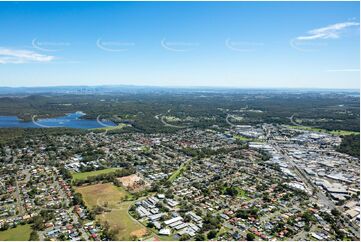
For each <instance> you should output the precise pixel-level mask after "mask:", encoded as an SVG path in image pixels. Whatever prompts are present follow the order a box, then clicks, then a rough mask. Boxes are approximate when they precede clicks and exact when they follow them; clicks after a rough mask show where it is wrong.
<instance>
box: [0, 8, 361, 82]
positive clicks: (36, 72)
mask: <svg viewBox="0 0 361 242" xmlns="http://www.w3.org/2000/svg"><path fill="white" fill-rule="evenodd" d="M359 7H360V5H359V2H222V3H220V2H76V3H74V2H51V3H49V2H21V3H20V2H1V3H0V16H2V21H1V22H0V28H1V29H2V30H3V34H2V40H1V41H0V75H1V76H2V82H3V83H2V85H4V84H5V86H11V87H31V86H33V87H36V86H71V85H74V83H77V85H80V86H84V85H86V86H94V85H107V86H108V85H137V86H162V87H163V86H166V87H190V88H192V87H212V88H218V87H220V88H252V89H253V88H276V89H277V88H292V89H295V88H301V89H305V88H306V89H359V88H360V85H359V79H360V70H359V66H360V61H359V59H360V55H359V53H360V49H359V41H360V36H359V34H360V33H359V29H360V16H359ZM75 9H76V12H75ZM320 13H322V14H320ZM215 19H216V20H217V21H214V20H215ZM285 20H287V21H285ZM5 80H7V81H5Z"/></svg>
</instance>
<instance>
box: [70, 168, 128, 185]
mask: <svg viewBox="0 0 361 242" xmlns="http://www.w3.org/2000/svg"><path fill="white" fill-rule="evenodd" d="M102 171H103V172H102ZM97 172H98V175H91V174H97ZM86 173H87V174H85V175H80V177H81V179H73V184H74V185H75V186H81V185H83V184H87V183H94V182H99V181H102V182H113V183H114V184H115V185H117V186H120V182H119V181H118V180H117V178H118V177H123V176H129V175H131V174H134V173H135V170H134V168H129V169H126V168H124V169H111V170H109V169H107V170H100V171H92V172H90V173H88V172H86Z"/></svg>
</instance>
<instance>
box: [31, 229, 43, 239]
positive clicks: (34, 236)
mask: <svg viewBox="0 0 361 242" xmlns="http://www.w3.org/2000/svg"><path fill="white" fill-rule="evenodd" d="M37 240H40V239H39V235H38V233H37V232H36V231H35V230H33V231H31V233H30V238H29V241H37Z"/></svg>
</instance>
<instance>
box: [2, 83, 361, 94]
mask: <svg viewBox="0 0 361 242" xmlns="http://www.w3.org/2000/svg"><path fill="white" fill-rule="evenodd" d="M83 87H85V88H102V87H103V88H121V87H134V88H162V89H235V90H298V91H302V90H320V91H326V90H330V91H357V92H360V89H359V88H327V87H324V88H312V87H236V86H233V87H232V86H167V85H163V86H160V85H151V84H150V85H137V84H109V85H107V84H101V85H54V86H0V89H5V88H8V89H36V88H83Z"/></svg>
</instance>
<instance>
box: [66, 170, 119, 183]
mask: <svg viewBox="0 0 361 242" xmlns="http://www.w3.org/2000/svg"><path fill="white" fill-rule="evenodd" d="M119 169H120V168H108V169H103V170H96V171H89V172H78V173H72V178H73V179H72V180H73V181H76V180H86V179H88V178H89V177H92V176H98V175H102V174H109V173H112V172H114V171H116V170H119Z"/></svg>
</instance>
